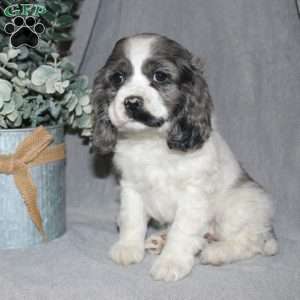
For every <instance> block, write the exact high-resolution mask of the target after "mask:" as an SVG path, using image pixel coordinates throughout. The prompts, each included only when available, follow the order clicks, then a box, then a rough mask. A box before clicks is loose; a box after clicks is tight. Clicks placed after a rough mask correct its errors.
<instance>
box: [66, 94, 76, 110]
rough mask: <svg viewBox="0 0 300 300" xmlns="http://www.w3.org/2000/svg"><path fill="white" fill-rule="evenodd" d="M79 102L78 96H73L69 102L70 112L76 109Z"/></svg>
mask: <svg viewBox="0 0 300 300" xmlns="http://www.w3.org/2000/svg"><path fill="white" fill-rule="evenodd" d="M77 103H78V98H77V97H76V96H73V97H72V98H71V99H70V101H69V102H68V104H67V107H68V110H69V112H72V111H73V110H74V109H75V107H76V105H77Z"/></svg>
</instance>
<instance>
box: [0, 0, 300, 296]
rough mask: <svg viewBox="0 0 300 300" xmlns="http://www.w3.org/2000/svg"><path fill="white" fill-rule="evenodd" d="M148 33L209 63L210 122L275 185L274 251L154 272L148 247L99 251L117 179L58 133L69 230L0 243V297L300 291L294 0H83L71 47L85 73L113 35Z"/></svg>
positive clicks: (299, 107)
mask: <svg viewBox="0 0 300 300" xmlns="http://www.w3.org/2000/svg"><path fill="white" fill-rule="evenodd" d="M143 31H147V32H157V33H162V34H166V35H168V36H170V37H171V38H174V39H176V40H178V41H179V42H181V43H183V44H184V45H186V47H188V48H189V49H191V50H192V51H193V52H194V53H195V54H198V55H200V56H201V57H203V58H204V59H205V60H206V62H207V67H206V69H207V72H206V73H207V79H208V83H209V86H210V92H211V94H212V97H213V99H214V102H215V106H216V111H217V116H218V118H219V125H220V129H221V131H222V133H223V135H224V136H225V138H226V140H227V141H228V143H229V144H230V146H231V148H232V149H233V151H234V153H235V154H236V156H237V158H238V159H239V160H240V161H242V162H243V165H244V166H245V168H246V169H247V170H248V171H249V173H250V174H251V175H252V176H253V177H254V178H256V179H257V180H258V181H259V182H260V183H261V184H262V185H263V186H264V187H265V188H266V189H267V190H269V191H270V192H271V193H272V194H273V198H274V202H275V204H276V208H277V214H276V221H275V230H276V232H277V236H278V238H279V241H280V254H278V255H277V256H274V257H268V258H266V257H257V258H255V259H252V260H249V261H244V262H240V263H236V264H232V265H227V266H223V267H211V266H200V265H199V266H196V267H195V268H194V270H193V272H192V274H191V275H190V276H189V277H187V278H186V279H184V280H182V281H179V282H175V283H169V284H166V283H161V282H155V281H153V280H152V279H151V278H150V276H149V273H148V272H149V269H150V266H151V263H152V262H153V257H151V256H149V255H148V256H146V258H145V260H144V261H143V262H142V263H141V264H138V265H134V266H129V267H127V268H124V267H120V266H117V265H115V264H114V263H112V262H111V261H110V260H109V258H108V255H107V252H108V250H109V247H110V245H111V244H112V243H113V242H114V241H115V240H116V239H117V231H116V227H115V224H114V220H115V216H116V214H117V208H118V204H117V201H116V200H117V198H118V188H117V185H116V183H115V181H114V178H113V177H112V176H111V175H110V173H109V162H108V160H107V159H102V158H97V159H96V158H95V157H94V156H93V155H91V154H90V153H89V149H88V147H87V146H85V145H82V142H81V141H80V140H79V139H78V138H77V137H76V136H68V137H67V142H68V144H67V146H68V161H67V171H68V172H67V174H68V177H67V212H68V231H67V233H66V234H65V235H64V236H63V237H61V238H59V239H57V240H55V241H52V242H50V243H48V244H45V245H41V246H38V247H35V248H32V249H29V250H10V251H7V250H6V251H4V250H0V272H1V273H0V299H1V300H6V299H12V300H13V299H18V300H19V299H30V300H36V299H37V300H43V299H49V300H54V299H55V300H59V299H74V300H77V299H80V300H81V299H84V300H86V299H91V300H94V299H95V300H100V299H101V300H104V299H109V300H115V299H122V300H123V299H124V300H127V299H129V300H135V299H136V300H143V299H147V300H151V299H170V300H171V299H172V300H192V299H195V300H196V299H197V300H198V299H272V300H274V299H300V272H299V269H300V230H299V229H300V199H299V196H300V184H299V183H300V180H299V179H300V118H299V115H300V20H299V18H298V15H297V9H296V5H295V1H294V0H264V1H261V0H252V1H248V0H239V1H237V0H227V1H224V0H210V1H207V0H157V1H155V0H126V1H124V0H102V1H101V0H86V1H85V3H84V5H83V7H82V14H81V18H80V20H79V23H78V26H77V31H76V34H77V39H76V42H75V44H74V46H73V56H74V59H75V60H76V62H77V64H78V69H79V71H80V72H81V73H86V74H88V75H89V77H90V79H91V80H92V78H93V76H94V73H95V72H96V70H97V68H98V66H100V65H102V64H103V63H104V60H105V58H106V57H107V55H108V54H109V52H110V50H111V48H112V46H113V44H114V43H115V41H116V40H117V39H118V38H119V37H121V36H124V35H130V34H133V33H137V32H143Z"/></svg>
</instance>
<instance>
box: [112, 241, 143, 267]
mask: <svg viewBox="0 0 300 300" xmlns="http://www.w3.org/2000/svg"><path fill="white" fill-rule="evenodd" d="M109 254H110V257H111V259H112V260H113V261H114V262H116V263H117V264H120V265H124V266H127V265H129V264H134V263H138V262H140V261H142V260H143V258H144V245H143V243H138V242H120V241H119V242H117V243H115V244H114V245H113V246H112V247H111V249H110V252H109Z"/></svg>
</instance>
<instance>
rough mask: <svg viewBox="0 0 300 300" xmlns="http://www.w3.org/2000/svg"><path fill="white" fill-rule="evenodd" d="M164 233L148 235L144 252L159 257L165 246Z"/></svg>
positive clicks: (165, 237)
mask: <svg viewBox="0 0 300 300" xmlns="http://www.w3.org/2000/svg"><path fill="white" fill-rule="evenodd" d="M166 239H167V234H166V232H161V233H158V234H152V235H150V236H149V237H148V238H147V239H146V242H145V250H146V251H147V252H149V253H150V254H154V255H159V254H160V253H161V251H162V249H163V248H164V246H165V243H166Z"/></svg>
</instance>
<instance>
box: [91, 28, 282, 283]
mask: <svg viewBox="0 0 300 300" xmlns="http://www.w3.org/2000/svg"><path fill="white" fill-rule="evenodd" d="M92 98H93V105H94V111H95V128H94V137H93V140H94V145H95V147H96V148H97V149H98V151H99V152H100V153H102V154H107V153H110V152H114V165H115V166H116V168H117V169H118V170H119V171H120V172H121V181H120V187H121V208H120V216H119V221H120V222H119V226H120V237H119V241H118V242H116V244H115V245H113V247H112V248H111V250H110V256H111V258H112V259H113V260H114V261H115V262H116V263H118V264H122V265H128V264H132V263H137V262H140V261H141V260H142V259H143V257H144V247H145V235H146V230H147V224H148V221H149V220H150V219H151V218H153V219H155V220H156V221H158V222H160V223H167V224H170V227H169V230H168V234H167V236H166V238H165V240H164V243H163V244H164V247H163V249H162V251H161V253H160V255H159V256H158V257H157V259H156V261H155V262H154V264H153V266H152V268H151V272H150V273H151V275H152V277H153V278H154V279H156V280H165V281H174V280H178V279H180V278H183V277H184V276H186V275H187V274H189V273H190V272H191V270H192V267H193V265H194V263H195V257H196V255H197V254H199V253H200V256H199V259H200V262H201V263H202V264H213V265H220V264H225V263H231V262H234V261H238V260H242V259H247V258H250V257H253V256H254V255H257V254H262V255H274V254H275V253H276V252H277V250H278V245H277V241H276V239H275V237H274V235H273V232H272V216H273V208H272V204H271V201H270V199H269V196H268V195H267V194H266V192H265V191H264V190H263V189H262V188H261V187H260V186H259V185H258V184H257V183H255V182H254V181H253V180H252V179H251V178H250V177H249V175H248V174H247V173H246V172H245V171H244V170H243V169H242V168H241V166H240V165H239V163H238V162H237V161H236V159H235V158H234V156H233V154H232V152H231V151H230V149H229V147H228V146H227V144H226V142H225V141H224V140H223V139H222V137H221V136H220V134H219V132H218V129H217V126H216V121H215V114H214V108H213V103H212V99H211V97H210V95H209V91H208V87H207V84H206V81H205V79H204V78H203V70H202V65H201V62H200V61H199V59H197V58H195V57H194V56H193V55H192V54H191V53H190V52H189V51H188V50H187V49H185V48H184V47H182V46H181V45H180V44H178V43H177V42H175V41H173V40H171V39H169V38H167V37H164V36H160V35H156V34H139V35H135V36H132V37H127V38H123V39H121V40H119V41H118V42H117V43H116V45H115V47H114V49H113V51H112V53H111V55H110V57H109V58H108V60H107V62H106V64H105V65H104V67H103V68H101V69H100V70H99V71H98V73H97V75H96V79H95V82H94V88H93V97H92ZM207 236H209V237H211V238H210V239H207V238H205V237H207ZM208 240H209V241H210V242H208ZM156 244H157V243H156ZM150 248H151V247H150ZM158 252H159V251H158Z"/></svg>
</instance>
